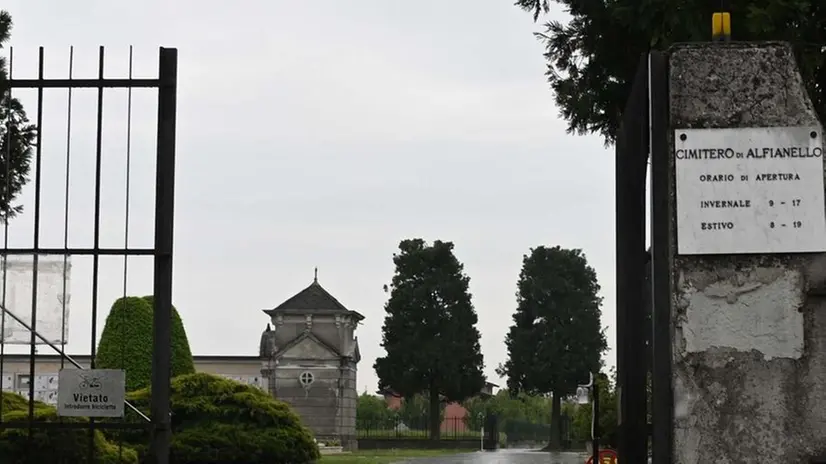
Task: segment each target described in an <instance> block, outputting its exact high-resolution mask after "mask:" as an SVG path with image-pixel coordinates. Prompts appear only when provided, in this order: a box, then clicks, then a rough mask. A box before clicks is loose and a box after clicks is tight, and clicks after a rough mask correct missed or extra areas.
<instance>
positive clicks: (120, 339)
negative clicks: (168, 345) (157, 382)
mask: <svg viewBox="0 0 826 464" xmlns="http://www.w3.org/2000/svg"><path fill="white" fill-rule="evenodd" d="M152 316H153V299H152V297H151V296H147V297H142V298H141V297H134V296H129V297H126V298H119V299H118V300H117V301H115V303H114V304H113V305H112V309H111V310H110V311H109V315H108V316H107V317H106V324H105V325H104V327H103V333H102V334H101V336H100V342H99V343H98V350H97V357H96V358H95V361H96V367H98V368H101V369H124V370H125V371H126V391H134V390H138V389H140V388H144V387H147V386H149V384H150V383H151V382H152V338H153V335H152V327H153V325H154V324H153V322H152ZM171 332H172V373H171V375H172V376H173V377H174V376H177V375H182V374H191V373H193V372H195V365H194V363H193V361H192V352H191V351H190V349H189V341H188V340H187V337H186V331H185V330H184V325H183V322H182V321H181V317H180V316H179V315H178V312H177V311H176V310H175V308H172V326H171Z"/></svg>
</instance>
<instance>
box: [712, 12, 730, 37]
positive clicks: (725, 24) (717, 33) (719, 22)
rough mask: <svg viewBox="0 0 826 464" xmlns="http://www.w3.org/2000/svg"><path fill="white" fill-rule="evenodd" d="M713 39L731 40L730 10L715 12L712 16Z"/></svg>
mask: <svg viewBox="0 0 826 464" xmlns="http://www.w3.org/2000/svg"><path fill="white" fill-rule="evenodd" d="M711 40H713V41H715V42H728V41H729V40H731V14H730V13H729V12H727V11H726V12H719V13H714V15H713V16H712V17H711Z"/></svg>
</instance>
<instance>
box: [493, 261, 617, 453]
mask: <svg viewBox="0 0 826 464" xmlns="http://www.w3.org/2000/svg"><path fill="white" fill-rule="evenodd" d="M517 287H518V291H517V293H516V301H517V307H516V313H515V314H514V315H513V325H512V326H511V327H510V330H509V332H508V335H507V336H506V338H505V344H506V345H507V348H508V360H507V361H506V362H505V363H504V364H503V365H500V366H499V368H498V369H497V372H498V373H499V375H501V376H503V377H507V378H508V389H509V390H510V391H511V392H525V393H528V394H531V395H535V394H548V393H552V394H553V398H552V401H551V437H550V445H549V446H550V448H551V449H559V447H560V439H561V435H560V427H559V423H560V407H561V399H562V398H564V397H566V396H568V395H570V394H572V393H574V392H575V391H576V387H577V385H578V384H582V383H586V382H587V381H588V374H589V372H594V373H596V372H597V371H598V370H599V368H600V365H601V357H602V353H603V352H604V351H605V349H606V348H607V343H606V340H605V335H604V333H603V330H602V327H601V325H600V305H601V304H602V299H601V298H600V297H599V296H598V293H599V289H600V288H599V284H598V283H597V275H596V272H595V271H594V269H593V268H592V267H591V266H589V265H588V261H587V260H586V259H585V256H584V255H583V254H582V251H581V250H577V249H574V250H568V249H563V248H560V247H558V246H556V247H553V248H546V247H543V246H540V247H537V248H534V249H532V250H531V254H530V255H526V256H524V258H523V261H522V271H521V272H520V274H519V282H518V284H517Z"/></svg>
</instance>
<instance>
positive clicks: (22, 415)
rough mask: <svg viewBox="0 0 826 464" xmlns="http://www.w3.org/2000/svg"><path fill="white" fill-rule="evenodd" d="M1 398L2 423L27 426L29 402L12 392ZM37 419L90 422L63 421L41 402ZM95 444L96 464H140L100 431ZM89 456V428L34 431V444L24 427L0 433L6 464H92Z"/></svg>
mask: <svg viewBox="0 0 826 464" xmlns="http://www.w3.org/2000/svg"><path fill="white" fill-rule="evenodd" d="M2 395H3V422H26V421H27V420H28V418H29V410H28V408H29V406H28V399H26V398H24V397H22V396H20V395H17V394H15V393H9V392H3V394H2ZM7 408H8V409H7ZM34 419H35V420H36V421H42V422H58V421H59V420H62V421H63V422H69V423H82V422H86V421H87V419H85V418H75V417H62V418H61V417H59V416H58V415H57V410H56V409H55V408H53V407H51V406H49V405H46V404H44V403H40V402H35V408H34ZM94 442H95V459H94V462H95V463H96V464H137V462H138V453H137V452H135V450H134V449H132V448H130V447H127V446H123V447H118V446H117V445H115V444H112V443H111V442H109V441H108V440H106V438H105V437H104V435H103V434H102V433H101V432H100V431H98V430H96V431H95V436H94ZM88 452H89V430H88V429H86V428H77V429H68V428H66V429H59V428H55V429H35V430H34V435H33V436H32V438H31V440H30V439H29V436H28V430H27V429H26V428H25V427H23V428H19V429H4V430H2V431H0V462H2V463H3V464H25V463H29V462H36V463H38V464H52V463H55V464H57V463H65V462H78V463H79V462H89V459H88Z"/></svg>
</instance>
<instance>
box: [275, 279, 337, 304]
mask: <svg viewBox="0 0 826 464" xmlns="http://www.w3.org/2000/svg"><path fill="white" fill-rule="evenodd" d="M282 309H297V310H317V311H348V309H347V308H345V307H344V305H343V304H341V303H339V301H338V300H337V299H335V297H334V296H333V295H330V292H328V291H327V290H325V289H324V287H322V286H321V284H319V283H318V280H313V283H311V284H310V286H309V287H307V288H305V289H304V290H301V291H300V292H298V293H297V294H296V295H295V296H293V297H292V298H290V299H288V300H287V301H285V302H283V303H281V304H280V305H278V306H276V307H275V308H273V309H272V310H273V311H278V310H282Z"/></svg>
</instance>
